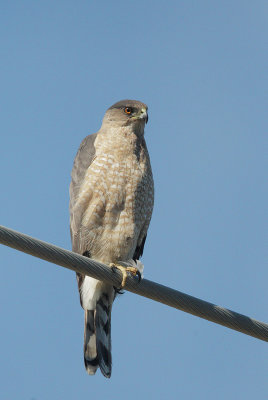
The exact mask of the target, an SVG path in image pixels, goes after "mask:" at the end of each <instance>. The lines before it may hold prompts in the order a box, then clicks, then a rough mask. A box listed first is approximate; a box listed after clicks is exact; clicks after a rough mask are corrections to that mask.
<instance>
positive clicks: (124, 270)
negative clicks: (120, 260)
mask: <svg viewBox="0 0 268 400" xmlns="http://www.w3.org/2000/svg"><path fill="white" fill-rule="evenodd" d="M110 267H111V268H112V269H114V268H116V269H119V271H121V272H122V275H123V278H122V282H121V288H120V289H122V288H123V287H124V286H125V284H126V280H127V272H130V273H131V274H132V275H133V276H136V275H138V276H139V279H140V275H141V274H140V271H139V270H138V268H135V267H123V266H122V265H120V264H114V263H111V264H110Z"/></svg>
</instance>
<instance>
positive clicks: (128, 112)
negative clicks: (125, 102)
mask: <svg viewBox="0 0 268 400" xmlns="http://www.w3.org/2000/svg"><path fill="white" fill-rule="evenodd" d="M124 111H125V113H126V114H127V115H130V114H131V113H132V108H130V107H125V109H124Z"/></svg>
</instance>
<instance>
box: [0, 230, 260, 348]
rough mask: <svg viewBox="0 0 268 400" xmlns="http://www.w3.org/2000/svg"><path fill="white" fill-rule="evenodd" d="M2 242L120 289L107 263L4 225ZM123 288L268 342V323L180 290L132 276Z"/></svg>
mask: <svg viewBox="0 0 268 400" xmlns="http://www.w3.org/2000/svg"><path fill="white" fill-rule="evenodd" d="M0 243H2V244H4V245H6V246H9V247H12V248H13V249H16V250H19V251H23V252H24V253H27V254H31V255H32V256H35V257H38V258H41V259H43V260H46V261H49V262H52V263H54V264H57V265H60V266H62V267H65V268H68V269H71V270H73V271H75V272H80V273H82V274H86V275H89V276H91V277H93V278H96V279H99V280H103V281H106V282H109V283H111V284H112V285H114V286H120V283H121V280H122V275H121V272H119V271H117V270H116V271H115V272H113V271H112V270H111V268H109V267H107V266H106V265H104V264H101V263H99V262H97V261H94V260H92V259H90V258H87V257H83V256H81V255H79V254H76V253H73V252H71V251H69V250H65V249H62V248H61V247H58V246H55V245H53V244H50V243H47V242H43V241H41V240H38V239H35V238H33V237H31V236H28V235H25V234H23V233H20V232H16V231H14V230H12V229H9V228H6V227H4V226H1V225H0ZM124 289H126V290H128V291H130V292H133V293H136V294H139V295H141V296H144V297H147V298H149V299H152V300H155V301H158V302H160V303H163V304H166V305H168V306H170V307H174V308H177V309H178V310H181V311H185V312H187V313H190V314H193V315H196V316H197V317H200V318H203V319H207V320H208V321H211V322H215V323H217V324H220V325H223V326H226V327H227V328H230V329H234V330H236V331H239V332H242V333H245V334H246V335H250V336H253V337H255V338H257V339H260V340H264V341H266V342H268V324H266V323H264V322H260V321H257V320H255V319H253V318H249V317H247V316H245V315H242V314H238V313H237V312H234V311H230V310H228V309H226V308H223V307H220V306H217V305H215V304H212V303H209V302H207V301H204V300H201V299H198V298H196V297H193V296H190V295H188V294H185V293H182V292H179V291H178V290H174V289H171V288H169V287H167V286H163V285H160V284H158V283H156V282H152V281H149V280H147V279H143V280H142V281H141V282H140V283H138V282H137V278H134V277H132V276H129V277H128V278H127V282H126V286H125V287H124Z"/></svg>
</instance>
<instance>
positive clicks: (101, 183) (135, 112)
mask: <svg viewBox="0 0 268 400" xmlns="http://www.w3.org/2000/svg"><path fill="white" fill-rule="evenodd" d="M147 121H148V114H147V106H146V104H143V103H141V102H139V101H136V100H122V101H119V102H118V103H116V104H114V105H113V106H112V107H110V108H109V109H108V110H107V111H106V113H105V115H104V118H103V123H102V126H101V129H100V130H99V131H98V132H97V133H94V134H92V135H89V136H87V137H86V138H85V139H84V140H83V141H82V143H81V145H80V148H79V150H78V152H77V155H76V158H75V160H74V166H73V170H72V181H71V185H70V226H71V238H72V248H73V251H74V252H77V253H79V254H83V255H85V256H88V257H91V258H93V259H94V260H97V261H100V262H102V263H104V264H107V265H116V266H118V265H120V262H121V261H122V262H127V263H128V265H131V264H132V266H133V264H134V265H136V264H137V263H140V262H139V261H137V260H139V258H140V257H141V255H142V253H143V248H144V243H145V239H146V234H147V230H148V227H149V223H150V219H151V215H152V210H153V201H154V188H153V177H152V171H151V165H150V159H149V154H148V151H147V147H146V143H145V140H144V125H145V123H146V122H147ZM133 260H134V261H135V263H134V261H133ZM140 264H141V263H140ZM130 269H131V268H130ZM132 269H133V268H132ZM135 271H136V270H135V269H134V272H135ZM124 280H125V279H124ZM77 281H78V288H79V293H80V302H81V305H82V307H83V309H84V310H85V332H84V361H85V367H86V370H87V372H88V373H89V374H95V372H96V370H97V368H98V367H100V369H101V372H102V373H103V375H104V376H105V377H108V378H109V377H110V376H111V368H112V359H111V309H112V304H113V301H114V299H115V295H116V292H117V290H116V289H115V288H114V287H113V286H111V285H109V284H107V283H105V282H101V281H98V280H96V279H93V278H90V277H88V276H85V275H81V274H77Z"/></svg>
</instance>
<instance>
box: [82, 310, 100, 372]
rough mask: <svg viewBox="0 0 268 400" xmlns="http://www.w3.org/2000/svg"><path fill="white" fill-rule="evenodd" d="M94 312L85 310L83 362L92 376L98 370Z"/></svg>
mask: <svg viewBox="0 0 268 400" xmlns="http://www.w3.org/2000/svg"><path fill="white" fill-rule="evenodd" d="M94 314H95V311H94V310H85V330H84V362H85V367H86V370H87V373H88V374H90V375H94V374H95V373H96V371H97V369H98V364H99V363H98V356H97V348H96V332H95V322H94V318H95V316H94Z"/></svg>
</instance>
